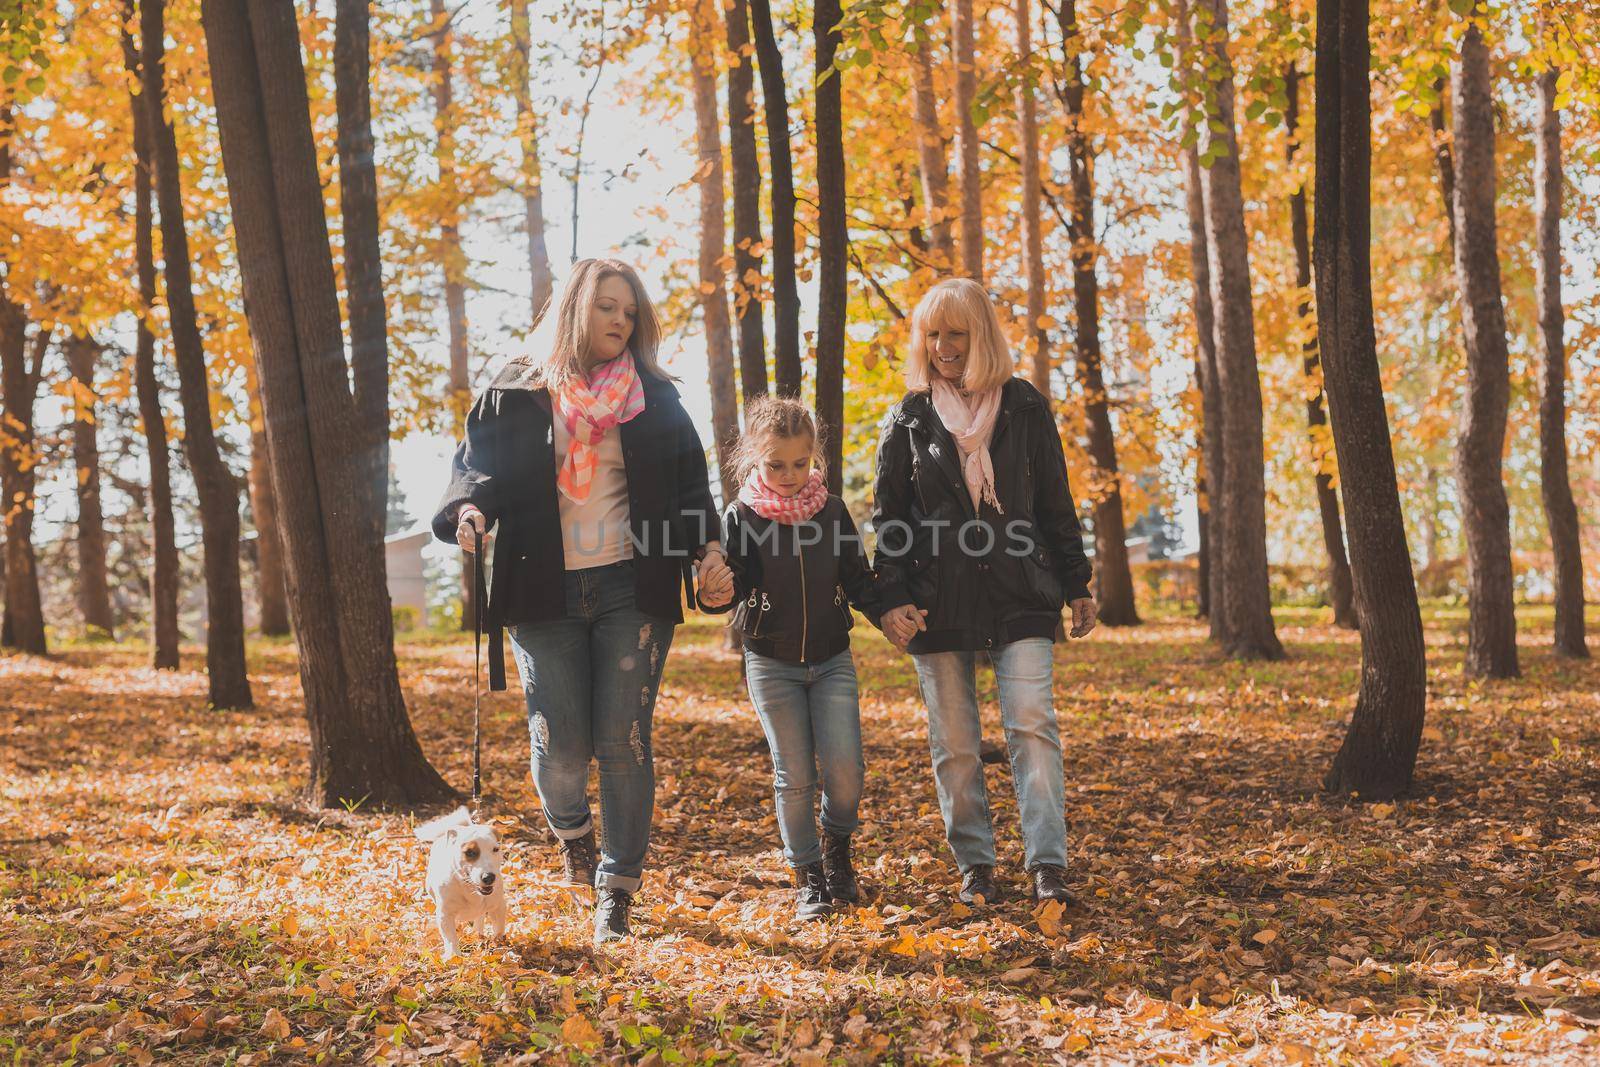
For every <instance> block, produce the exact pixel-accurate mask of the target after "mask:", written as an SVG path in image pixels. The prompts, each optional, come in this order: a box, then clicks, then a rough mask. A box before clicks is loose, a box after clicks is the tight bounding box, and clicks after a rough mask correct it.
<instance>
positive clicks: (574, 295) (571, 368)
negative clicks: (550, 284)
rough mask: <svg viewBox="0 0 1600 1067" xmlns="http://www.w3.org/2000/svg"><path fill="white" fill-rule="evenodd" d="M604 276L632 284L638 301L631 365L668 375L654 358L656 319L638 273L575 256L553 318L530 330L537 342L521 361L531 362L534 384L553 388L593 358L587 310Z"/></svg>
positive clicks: (657, 332) (568, 380)
mask: <svg viewBox="0 0 1600 1067" xmlns="http://www.w3.org/2000/svg"><path fill="white" fill-rule="evenodd" d="M608 278H622V279H623V280H625V281H626V282H627V283H628V285H629V286H630V287H632V289H633V299H634V301H635V303H636V304H637V305H638V314H637V316H636V317H635V318H634V322H633V334H632V335H631V336H630V337H629V338H628V351H630V352H632V353H633V362H634V365H635V366H637V367H638V368H639V371H640V372H641V373H643V374H648V375H650V376H651V377H654V378H659V379H662V380H663V381H668V380H671V376H670V375H668V374H667V372H666V371H664V370H662V369H661V365H660V364H659V363H657V362H656V351H657V350H658V349H659V348H660V346H661V322H660V320H659V319H658V318H657V317H656V309H655V307H654V305H652V304H651V303H650V297H649V295H648V294H646V293H645V291H644V283H643V282H641V281H640V280H639V275H638V273H637V272H636V271H635V270H634V269H633V268H632V267H630V266H628V264H626V263H624V262H622V261H621V260H620V259H580V260H579V261H578V262H576V263H574V264H573V265H572V276H571V277H569V278H568V279H567V284H566V286H565V287H563V289H562V290H561V300H560V302H559V303H557V304H556V305H555V307H554V311H555V315H554V322H553V323H549V322H543V321H541V322H540V324H539V328H537V329H536V330H535V337H537V338H539V342H536V347H535V348H534V351H533V352H532V353H530V354H529V355H528V356H525V357H523V360H522V361H524V362H527V363H529V364H531V365H532V366H533V368H534V376H535V378H536V379H537V381H538V383H539V384H540V385H543V386H544V387H546V388H547V389H549V390H550V391H551V392H553V393H554V392H560V391H561V389H562V388H564V387H565V386H567V385H569V384H571V383H572V382H574V381H576V380H577V379H579V378H582V377H584V376H585V375H586V374H587V373H588V371H589V369H590V365H591V364H592V363H593V356H592V351H593V350H592V348H591V347H590V342H589V312H590V310H591V309H592V308H593V307H594V302H595V299H596V297H597V296H598V294H599V291H600V286H601V285H602V284H604V283H605V281H606V279H608ZM551 310H552V309H551V307H550V306H549V305H546V307H545V309H544V312H543V316H544V318H546V319H548V318H550V317H551V314H550V313H551ZM546 339H547V340H546Z"/></svg>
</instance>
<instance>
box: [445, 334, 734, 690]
mask: <svg viewBox="0 0 1600 1067" xmlns="http://www.w3.org/2000/svg"><path fill="white" fill-rule="evenodd" d="M639 377H640V380H641V382H642V383H643V385H644V398H645V406H644V410H643V411H641V412H640V413H639V414H638V415H636V416H634V417H633V418H632V419H630V420H629V421H627V422H625V423H623V424H622V427H621V436H622V455H623V463H624V468H625V470H626V473H627V478H628V525H629V526H630V528H631V530H632V533H633V537H634V545H635V549H634V555H633V561H634V562H633V582H634V595H635V601H636V603H637V605H638V608H639V610H640V611H642V612H644V613H645V614H646V615H654V616H656V617H658V618H661V619H666V620H668V621H670V622H674V623H677V622H682V621H683V607H682V605H683V604H684V602H685V601H688V602H690V603H692V602H693V594H692V592H691V589H692V587H693V578H692V565H693V560H694V559H695V557H696V556H697V555H698V554H700V553H701V550H702V549H703V548H704V546H705V545H706V544H707V543H708V542H710V541H714V540H716V537H717V529H716V521H717V512H716V505H715V504H714V503H713V502H712V499H711V489H710V483H709V482H708V481H707V478H706V455H705V450H704V448H702V446H701V444H700V435H699V434H698V433H696V432H695V428H694V423H692V422H691V421H689V415H688V413H687V412H686V411H684V408H683V404H682V403H681V402H679V400H678V391H677V389H676V388H675V387H674V386H673V384H672V383H671V382H669V381H666V380H664V379H661V378H656V377H653V376H651V375H650V374H647V373H642V372H641V374H640V376H639ZM551 419H552V411H551V403H550V393H549V391H548V390H546V389H544V388H543V387H541V386H539V385H538V384H536V382H535V381H534V379H533V376H532V368H531V367H530V366H529V365H528V364H526V363H522V362H519V361H512V362H511V363H509V364H507V365H506V367H505V369H503V370H502V371H501V372H500V373H499V375H497V376H496V377H495V380H494V381H493V382H492V383H491V384H490V385H489V387H488V388H487V389H485V390H484V391H483V393H482V395H480V396H479V397H478V400H477V402H476V403H475V404H473V406H472V411H471V412H470V413H469V414H468V415H467V434H466V437H465V438H464V439H463V440H462V441H461V444H460V445H459V446H458V447H457V448H456V454H455V459H454V461H453V462H452V464H451V469H450V484H449V485H448V486H446V487H445V491H444V495H443V498H442V499H441V500H440V501H439V509H438V511H437V512H436V513H435V515H434V517H433V533H434V536H435V537H437V538H438V539H439V540H441V541H444V542H446V543H447V544H455V540H456V522H457V517H458V515H459V513H460V511H461V506H462V505H463V504H467V503H471V504H473V505H475V506H476V507H477V508H478V510H480V511H482V512H483V515H484V519H485V520H486V521H487V522H488V524H489V525H491V526H492V525H494V524H495V523H496V522H498V523H499V524H500V532H499V536H498V537H496V538H495V539H494V541H493V550H492V551H493V557H494V558H493V569H492V572H491V578H490V581H491V585H490V587H489V599H488V603H487V605H486V607H485V616H486V618H485V627H486V632H487V633H488V636H489V688H490V689H504V688H505V687H506V679H505V646H504V627H506V626H509V625H512V624H515V623H523V622H544V621H548V620H552V619H560V618H564V617H565V616H566V614H567V597H566V592H565V588H566V587H565V582H564V578H565V575H566V564H565V562H564V556H563V552H562V533H561V507H560V503H559V502H558V501H557V499H556V464H555V443H554V441H555V439H554V436H553V426H552V423H551Z"/></svg>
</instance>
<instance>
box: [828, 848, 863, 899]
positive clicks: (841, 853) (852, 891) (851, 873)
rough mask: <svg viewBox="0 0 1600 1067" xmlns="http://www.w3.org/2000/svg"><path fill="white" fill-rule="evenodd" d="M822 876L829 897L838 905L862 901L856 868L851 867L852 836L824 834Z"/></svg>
mask: <svg viewBox="0 0 1600 1067" xmlns="http://www.w3.org/2000/svg"><path fill="white" fill-rule="evenodd" d="M822 874H823V877H824V878H825V879H826V880H827V884H828V896H830V897H832V898H833V900H834V902H835V903H837V904H854V903H856V902H857V901H859V900H860V899H861V889H860V887H858V886H857V885H856V872H855V868H854V867H852V866H850V835H849V834H831V833H828V832H827V831H824V832H823V834H822Z"/></svg>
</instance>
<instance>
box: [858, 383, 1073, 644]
mask: <svg viewBox="0 0 1600 1067" xmlns="http://www.w3.org/2000/svg"><path fill="white" fill-rule="evenodd" d="M989 454H990V458H991V459H992V460H993V461H994V485H995V494H996V496H998V497H999V499H1000V506H1001V508H1002V509H1003V513H1000V514H997V513H996V512H995V510H994V508H992V507H990V506H989V505H988V504H987V503H985V504H984V505H983V506H982V508H977V509H975V508H974V507H973V506H972V497H971V495H970V493H969V492H968V491H967V485H966V482H965V481H964V480H963V478H962V475H961V455H960V452H959V451H958V450H957V448H956V442H955V439H954V438H953V437H952V436H951V435H950V431H949V430H947V429H945V426H944V423H943V422H941V421H940V420H939V414H938V412H936V411H935V410H934V408H933V403H932V401H931V400H930V399H929V398H928V394H926V393H907V394H906V396H905V398H904V399H902V400H901V401H900V402H899V403H898V404H896V405H895V406H894V407H893V408H891V409H890V411H889V414H888V415H887V416H886V417H885V418H884V420H883V424H882V433H881V436H880V438H879V440H878V476H877V486H876V489H875V492H874V500H875V504H876V506H875V508H874V510H873V513H872V524H873V530H874V532H875V533H876V534H877V555H876V556H875V557H874V559H873V564H874V566H875V567H876V570H877V573H878V578H879V581H880V582H881V584H882V589H883V594H882V595H883V596H884V597H885V598H886V599H889V600H909V601H912V602H914V603H915V604H916V605H917V607H918V608H921V609H924V610H926V611H927V612H928V616H927V619H926V620H925V621H926V624H927V631H926V632H919V633H918V634H917V635H916V636H915V637H913V638H912V639H911V644H910V646H909V648H908V651H910V652H911V653H913V654H917V653H924V652H953V651H976V650H978V649H992V648H995V647H998V646H1001V645H1006V644H1010V643H1011V642H1013V641H1017V640H1020V639H1022V638H1025V637H1049V638H1051V639H1054V637H1055V634H1056V628H1057V625H1058V624H1059V622H1060V619H1061V609H1062V606H1063V604H1064V603H1066V602H1067V601H1072V600H1076V599H1078V598H1080V597H1086V596H1088V595H1089V579H1090V577H1091V575H1092V573H1093V567H1092V565H1091V564H1090V562H1089V558H1088V557H1087V556H1086V555H1085V554H1084V551H1083V534H1082V531H1081V530H1080V528H1079V526H1078V515H1077V511H1076V509H1075V508H1074V507H1073V503H1072V493H1071V491H1070V490H1069V489H1068V487H1067V465H1066V459H1065V457H1064V455H1063V453H1062V450H1061V437H1060V435H1059V433H1058V432H1057V430H1056V421H1055V417H1054V416H1053V415H1052V414H1051V412H1050V407H1049V405H1048V404H1047V403H1046V402H1045V399H1044V397H1043V396H1041V395H1040V393H1039V391H1038V390H1037V389H1035V388H1034V387H1033V385H1032V384H1030V383H1029V382H1027V381H1025V380H1024V379H1022V378H1012V379H1010V380H1009V381H1008V382H1006V384H1005V385H1004V386H1002V392H1001V394H1000V412H999V415H998V416H997V417H996V419H995V426H994V435H993V438H992V439H991V443H990V445H989Z"/></svg>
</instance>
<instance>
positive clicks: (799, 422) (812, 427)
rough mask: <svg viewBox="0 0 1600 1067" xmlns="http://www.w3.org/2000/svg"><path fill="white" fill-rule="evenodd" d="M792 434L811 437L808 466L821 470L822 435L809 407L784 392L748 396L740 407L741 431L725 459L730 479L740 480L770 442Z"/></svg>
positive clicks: (758, 462)
mask: <svg viewBox="0 0 1600 1067" xmlns="http://www.w3.org/2000/svg"><path fill="white" fill-rule="evenodd" d="M796 437H809V438H811V466H812V467H813V468H814V469H816V470H818V471H822V470H823V469H824V468H823V457H822V439H821V437H820V436H819V435H818V433H817V423H816V420H815V419H813V418H812V417H811V409H810V408H808V407H806V406H805V405H804V404H802V403H801V402H800V401H798V400H794V399H792V398H790V397H786V396H758V397H756V398H755V399H754V400H751V401H750V402H749V403H747V404H746V405H745V409H744V433H742V434H740V435H739V440H738V441H737V442H735V444H734V446H733V452H732V455H731V456H730V457H729V461H728V462H729V465H730V466H731V468H732V472H733V480H734V482H735V483H737V484H740V485H742V484H744V480H745V479H746V478H748V477H749V476H750V472H751V471H753V470H755V469H756V468H757V467H758V466H760V465H761V461H762V460H763V459H764V458H765V457H766V454H767V451H768V449H770V448H771V447H772V445H773V443H774V442H776V441H787V440H790V439H792V438H796Z"/></svg>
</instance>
